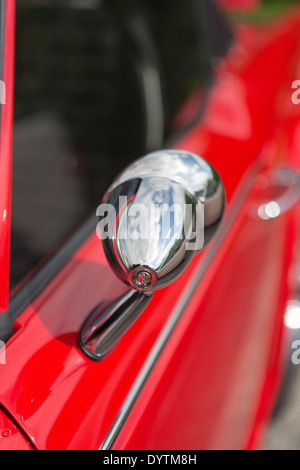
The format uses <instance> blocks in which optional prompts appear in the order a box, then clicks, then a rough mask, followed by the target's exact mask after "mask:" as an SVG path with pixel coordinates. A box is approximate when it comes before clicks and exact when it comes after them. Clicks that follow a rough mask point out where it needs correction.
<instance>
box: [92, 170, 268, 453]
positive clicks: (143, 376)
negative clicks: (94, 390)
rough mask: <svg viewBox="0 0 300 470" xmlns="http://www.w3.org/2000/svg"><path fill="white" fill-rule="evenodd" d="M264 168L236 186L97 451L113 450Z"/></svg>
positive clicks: (248, 175) (246, 176)
mask: <svg viewBox="0 0 300 470" xmlns="http://www.w3.org/2000/svg"><path fill="white" fill-rule="evenodd" d="M259 171H261V164H260V163H255V164H254V165H253V166H252V167H251V168H250V169H249V170H248V171H247V173H246V174H245V176H244V177H243V178H242V180H241V181H240V184H239V186H238V188H237V191H236V195H235V196H234V198H233V201H232V206H231V208H230V210H229V211H228V213H227V217H226V219H225V223H224V224H223V227H222V228H221V230H220V232H219V233H218V235H217V237H216V240H215V242H214V243H213V244H212V246H211V248H210V250H209V251H208V253H207V255H206V256H205V258H204V259H201V260H199V262H198V265H197V266H196V268H195V274H194V275H192V276H191V277H192V279H191V281H190V282H189V283H188V284H187V286H186V287H185V289H184V291H183V293H182V295H181V296H180V298H179V301H178V302H177V304H176V306H175V308H174V309H173V311H172V313H171V315H170V318H169V320H168V321H167V323H166V325H165V327H164V328H163V330H162V331H161V333H160V335H159V337H158V338H157V340H156V342H155V344H154V345H153V347H152V349H151V351H150V353H149V355H148V357H147V359H146V361H145V363H144V365H143V367H142V369H141V371H140V372H139V374H138V376H137V378H136V379H135V381H134V383H133V385H132V387H131V389H130V391H129V393H128V395H127V397H126V399H125V400H124V403H123V405H122V407H121V409H120V411H119V413H118V415H117V416H116V419H115V421H114V422H113V424H112V426H111V428H110V429H109V431H108V433H107V435H106V436H105V438H104V439H103V441H102V443H101V445H100V447H99V449H98V450H110V449H112V446H113V445H114V443H115V441H116V439H117V437H118V435H119V433H120V431H121V428H122V426H123V425H124V423H125V421H126V419H127V417H128V415H129V413H130V411H131V410H132V408H133V406H134V404H135V402H136V400H137V399H138V396H139V394H140V393H141V390H142V388H143V387H144V385H145V383H146V381H147V379H148V377H149V376H150V374H151V372H152V370H153V368H154V366H155V363H156V362H157V360H158V359H159V356H160V354H161V352H162V350H163V348H164V346H165V344H166V343H167V341H168V339H169V338H170V336H171V334H172V332H173V331H174V329H175V327H176V325H177V323H178V321H179V319H180V318H181V316H182V314H183V313H184V309H185V307H186V305H187V304H188V302H189V300H190V297H191V296H192V295H193V293H194V291H195V289H196V287H197V285H198V283H199V282H200V280H201V278H202V276H203V275H204V274H205V271H206V270H207V268H208V266H209V264H210V262H211V260H212V259H213V257H214V256H215V254H216V252H217V251H218V249H219V247H220V246H221V244H222V242H223V240H224V238H225V237H226V235H227V233H228V232H229V230H230V228H231V226H232V224H233V223H234V221H235V219H236V216H237V215H238V213H239V210H240V208H241V207H242V206H243V204H244V202H245V200H246V199H247V197H248V195H249V193H250V189H251V185H252V183H253V182H254V179H255V176H256V175H257V174H258V172H259Z"/></svg>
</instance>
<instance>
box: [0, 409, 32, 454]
mask: <svg viewBox="0 0 300 470" xmlns="http://www.w3.org/2000/svg"><path fill="white" fill-rule="evenodd" d="M11 449H14V450H33V449H32V446H31V444H30V442H29V440H28V439H27V438H26V437H25V436H23V434H22V433H21V431H20V430H19V429H18V428H17V426H16V425H15V424H14V423H13V422H12V421H11V420H10V419H9V418H8V417H7V416H6V414H5V412H4V411H3V410H1V409H0V450H11Z"/></svg>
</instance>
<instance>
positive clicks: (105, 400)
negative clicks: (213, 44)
mask: <svg viewBox="0 0 300 470" xmlns="http://www.w3.org/2000/svg"><path fill="white" fill-rule="evenodd" d="M5 10H6V11H5V42H4V69H3V74H4V75H3V77H4V78H3V80H4V82H5V83H6V88H7V91H6V105H2V107H1V153H0V215H1V219H0V239H1V248H0V266H1V279H0V312H5V311H6V310H7V308H8V266H9V219H10V192H11V185H10V172H11V139H12V102H13V100H12V92H13V91H12V90H13V63H14V47H13V44H14V13H15V12H14V2H13V1H11V0H6V1H5ZM299 27H300V10H299V9H295V10H293V12H291V13H290V14H287V15H286V16H284V17H282V18H281V19H279V20H277V21H275V22H273V23H272V24H270V25H268V26H265V27H263V28H259V27H256V26H253V25H247V26H246V25H237V26H236V27H235V31H234V42H233V44H232V47H231V49H230V50H229V52H228V53H227V55H226V56H225V57H224V59H223V60H222V61H221V62H220V63H219V64H218V66H217V67H216V69H215V71H214V84H213V86H212V88H211V90H210V92H209V96H208V100H207V105H206V109H205V112H204V115H203V116H202V117H201V119H200V120H198V121H197V122H195V124H194V125H193V127H192V128H190V129H189V130H188V131H187V132H186V133H185V134H184V135H182V136H181V137H180V138H179V139H178V140H177V141H176V143H174V147H175V148H180V149H186V150H190V151H192V152H195V153H197V154H199V155H201V156H203V157H204V158H205V159H206V160H208V161H209V162H210V163H211V164H212V165H213V166H214V167H215V168H216V170H217V171H218V173H219V175H220V176H221V178H222V181H223V183H224V186H225V190H226V198H227V210H226V217H225V221H224V224H223V226H222V229H221V230H220V232H219V234H218V236H217V238H216V240H214V241H213V242H212V243H211V244H210V245H209V246H208V247H207V248H206V249H205V250H204V252H203V253H201V254H200V255H198V256H196V257H195V259H193V261H192V262H191V264H190V265H189V267H188V268H187V269H186V271H185V272H184V273H183V274H182V276H181V277H180V278H179V279H178V280H176V281H175V282H174V283H173V284H172V285H170V286H169V287H167V288H164V289H162V290H160V291H158V292H156V293H155V295H154V297H153V300H152V302H151V303H150V304H149V306H148V307H147V308H146V310H145V311H144V312H143V313H142V315H141V316H140V317H139V319H138V320H137V321H136V322H135V323H134V325H133V326H132V327H131V328H130V329H129V330H128V331H127V332H126V334H125V335H124V336H123V337H122V339H121V340H120V342H119V344H118V345H117V347H116V348H115V349H114V350H113V351H112V352H111V354H110V355H109V356H108V357H106V358H105V359H104V360H102V361H100V362H98V363H96V362H93V361H91V360H90V359H89V358H87V357H85V356H84V354H83V353H82V352H81V351H80V349H79V347H78V345H77V336H78V331H79V329H80V327H81V325H82V323H83V322H84V320H85V318H86V317H87V315H88V313H89V312H91V311H92V310H93V308H94V307H95V305H97V304H99V302H100V301H102V300H109V299H113V298H115V297H117V296H118V295H120V294H121V293H122V292H124V291H125V286H124V285H123V284H122V283H121V282H120V281H119V280H118V279H117V278H116V277H115V276H114V274H113V273H112V271H111V270H110V268H109V267H108V264H107V261H106V258H105V256H104V252H103V250H102V246H101V243H100V242H99V240H98V238H97V236H96V233H95V231H93V232H92V233H91V234H90V235H89V236H87V237H86V240H85V241H83V242H82V244H81V246H80V247H79V248H77V249H76V250H75V252H74V253H72V254H71V255H70V256H68V257H67V258H66V260H65V263H64V266H63V267H62V268H61V269H60V270H59V272H58V273H57V274H56V275H55V276H54V277H53V278H52V279H51V281H50V282H48V283H47V284H46V285H45V287H44V288H43V290H42V291H41V292H40V293H39V294H38V295H37V296H36V297H35V298H34V300H33V301H32V302H31V303H30V304H29V305H28V306H26V307H25V308H22V306H21V307H20V309H21V314H20V315H19V316H18V318H17V319H16V320H15V322H14V332H13V335H12V336H11V338H10V339H9V340H8V342H7V344H6V365H0V404H1V410H0V449H98V448H102V449H254V448H257V447H259V446H260V445H261V443H262V437H263V433H264V431H265V428H266V426H267V423H268V419H269V417H270V415H271V412H272V409H273V406H274V402H275V399H276V395H277V393H278V390H279V387H280V383H281V380H282V376H283V373H284V367H285V362H286V344H287V343H286V339H287V338H286V331H285V329H284V322H283V318H284V314H285V311H286V306H287V303H288V302H289V301H290V300H291V299H292V298H293V296H294V295H295V285H294V284H293V283H292V282H291V277H292V274H291V273H293V272H294V268H295V263H296V255H297V248H298V245H297V243H298V240H299V203H296V202H295V203H293V204H292V205H291V206H290V207H289V208H288V209H287V210H286V211H284V213H282V214H281V215H280V216H279V217H276V218H274V219H270V220H262V219H261V218H259V217H257V210H258V208H259V206H260V205H261V204H262V202H266V201H268V200H270V198H272V197H273V196H272V195H273V193H272V192H271V189H274V188H271V189H270V186H269V185H268V184H266V181H267V180H268V178H269V176H270V175H271V174H272V172H273V171H274V170H276V171H277V170H280V169H281V168H286V167H288V168H290V169H292V170H295V171H299V170H300V140H299V132H300V127H299V126H300V114H299V109H298V108H297V106H295V105H294V104H293V103H292V101H291V94H292V90H291V84H292V82H293V81H294V80H295V79H296V78H297V73H298V71H299V66H298V64H299V57H300V55H299V54H300V49H299V48H300V43H299ZM193 100H197V96H195V97H191V100H190V101H189V103H187V105H186V107H185V109H183V110H182V112H181V115H180V118H181V119H190V117H191V115H192V114H193V112H194V107H195V106H194V101H193ZM274 185H275V183H274ZM275 189H276V188H275ZM271 200H272V199H271ZM2 214H6V215H5V216H3V217H2Z"/></svg>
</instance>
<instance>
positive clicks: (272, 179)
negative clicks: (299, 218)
mask: <svg viewBox="0 0 300 470" xmlns="http://www.w3.org/2000/svg"><path fill="white" fill-rule="evenodd" d="M265 177H266V178H267V181H268V183H267V184H268V186H267V187H268V188H269V189H272V188H273V189H275V190H276V189H285V191H284V192H283V194H281V195H280V196H279V197H277V198H274V199H272V200H269V201H267V202H265V203H263V204H261V205H260V206H259V208H258V210H257V213H255V215H256V216H257V215H258V217H259V218H260V219H262V220H270V219H276V218H277V217H279V216H281V215H283V214H285V213H286V212H288V211H289V210H290V209H292V207H294V206H295V205H296V204H297V203H298V202H299V200H300V175H299V174H298V173H296V172H295V171H293V170H290V169H286V168H284V169H282V168H281V169H276V170H272V171H269V172H268V173H266V175H265Z"/></svg>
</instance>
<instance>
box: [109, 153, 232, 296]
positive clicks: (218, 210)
mask: <svg viewBox="0 0 300 470" xmlns="http://www.w3.org/2000/svg"><path fill="white" fill-rule="evenodd" d="M124 195H126V196H127V197H128V200H130V205H126V207H125V208H122V209H121V210H120V209H119V206H118V199H119V198H120V196H121V197H123V196H124ZM103 202H104V203H105V204H106V205H108V204H111V205H113V206H114V207H115V209H116V211H117V215H116V220H117V223H116V224H115V227H114V231H113V233H112V236H111V239H109V238H106V237H103V240H102V241H103V246H104V251H105V254H106V256H107V259H108V261H109V263H110V265H111V266H112V268H113V270H114V272H115V273H116V274H117V275H118V276H119V277H120V278H121V279H122V281H124V282H125V283H126V284H129V285H130V286H131V287H133V288H135V289H137V290H142V291H152V290H155V289H158V288H161V287H164V286H166V285H167V284H169V283H170V282H172V281H173V280H174V279H176V278H177V277H178V276H179V275H180V274H181V273H182V271H183V270H184V269H185V267H186V266H187V264H188V263H189V262H190V260H191V258H192V257H193V255H194V254H195V252H198V251H200V249H202V248H203V246H205V245H206V244H207V243H208V242H209V241H210V240H211V239H212V238H213V236H214V235H215V233H216V231H217V229H218V228H219V225H220V222H221V220H222V218H223V214H224V206H225V197H224V189H223V185H222V182H221V180H220V178H219V176H218V175H217V173H216V172H215V170H214V169H213V168H212V167H211V166H210V165H209V164H208V163H207V162H206V161H205V160H203V159H202V158H201V157H199V156H198V155H195V154H193V153H191V152H187V151H182V150H163V151H160V152H154V153H151V154H149V155H147V156H146V157H144V158H141V159H140V160H137V161H136V162H134V163H133V164H132V165H130V166H129V167H128V168H127V169H125V170H124V172H123V173H122V174H121V175H120V176H119V177H118V178H117V179H116V180H115V181H114V182H113V184H112V185H111V187H110V188H109V190H108V191H107V193H106V195H105V197H104V201H103ZM143 207H146V208H148V209H149V210H148V212H147V211H143V210H141V211H140V212H141V216H140V217H139V218H134V217H132V214H136V212H137V211H138V210H139V208H143ZM153 207H156V208H157V210H154V212H153ZM164 207H165V208H166V209H170V208H173V211H170V210H165V211H164ZM187 207H191V208H192V210H190V211H189V210H187ZM145 213H146V214H147V213H148V214H151V219H147V220H145V219H143V215H142V214H145ZM144 217H145V216H144ZM149 220H151V223H150V222H149ZM166 227H167V229H166ZM145 228H147V232H148V233H147V235H148V236H147V237H137V236H135V235H136V233H137V232H138V231H139V230H142V231H143V230H145ZM128 231H129V232H130V235H131V236H129V237H128V236H127V233H128ZM104 238H105V239H104ZM193 242H194V244H193ZM140 268H143V269H144V270H149V272H151V273H152V280H154V282H151V283H149V285H144V284H143V283H140V282H136V280H137V278H136V276H133V273H135V272H136V269H140ZM146 284H147V283H146Z"/></svg>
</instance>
